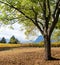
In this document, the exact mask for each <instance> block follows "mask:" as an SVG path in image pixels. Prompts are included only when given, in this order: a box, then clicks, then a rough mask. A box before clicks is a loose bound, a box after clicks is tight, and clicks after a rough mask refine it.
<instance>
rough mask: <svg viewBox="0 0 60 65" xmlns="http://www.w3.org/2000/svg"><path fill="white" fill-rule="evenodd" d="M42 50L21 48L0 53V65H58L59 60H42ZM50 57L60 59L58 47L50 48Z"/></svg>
mask: <svg viewBox="0 0 60 65" xmlns="http://www.w3.org/2000/svg"><path fill="white" fill-rule="evenodd" d="M44 53H45V52H44V48H36V47H35V48H33V47H31V48H30V47H23V48H14V49H10V50H7V51H2V52H1V51H0V65H60V60H51V61H45V60H44ZM52 56H53V57H54V58H58V59H60V47H59V48H52Z"/></svg>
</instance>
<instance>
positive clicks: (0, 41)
mask: <svg viewBox="0 0 60 65" xmlns="http://www.w3.org/2000/svg"><path fill="white" fill-rule="evenodd" d="M0 43H7V41H6V39H5V37H3V38H2V39H1V40H0ZM8 43H10V44H18V43H20V41H19V40H18V39H16V38H15V37H14V36H12V37H11V38H10V41H9V42H8Z"/></svg>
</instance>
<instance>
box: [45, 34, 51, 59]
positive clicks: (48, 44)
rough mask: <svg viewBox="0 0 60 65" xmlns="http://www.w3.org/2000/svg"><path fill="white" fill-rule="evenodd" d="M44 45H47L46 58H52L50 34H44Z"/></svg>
mask: <svg viewBox="0 0 60 65" xmlns="http://www.w3.org/2000/svg"><path fill="white" fill-rule="evenodd" d="M44 46H45V60H51V58H52V57H51V42H50V36H48V35H46V36H44Z"/></svg>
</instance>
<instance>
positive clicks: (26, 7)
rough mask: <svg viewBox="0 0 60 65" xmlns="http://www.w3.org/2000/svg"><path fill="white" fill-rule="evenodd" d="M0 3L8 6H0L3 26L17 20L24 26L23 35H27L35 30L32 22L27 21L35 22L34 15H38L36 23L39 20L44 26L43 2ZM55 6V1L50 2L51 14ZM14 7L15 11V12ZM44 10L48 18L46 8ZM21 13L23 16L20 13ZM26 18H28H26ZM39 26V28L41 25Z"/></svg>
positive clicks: (17, 0) (15, 0)
mask: <svg viewBox="0 0 60 65" xmlns="http://www.w3.org/2000/svg"><path fill="white" fill-rule="evenodd" d="M0 1H3V2H4V3H7V4H8V5H6V4H3V3H1V4H0V10H1V12H2V14H3V15H1V16H0V20H2V21H4V22H3V23H4V24H13V23H15V22H16V20H17V21H18V22H19V23H23V24H24V26H25V29H26V30H27V31H26V32H25V34H27V35H28V34H30V33H32V32H31V31H33V30H34V29H36V27H35V26H34V24H33V23H32V21H31V20H30V19H29V18H31V19H32V20H33V21H35V13H37V14H38V16H37V17H38V21H39V20H40V22H43V24H44V18H43V1H44V0H0ZM55 5H56V1H55V0H50V6H51V14H52V13H53V11H54V8H55ZM9 6H10V7H9ZM14 7H15V8H16V9H17V10H15V9H14ZM46 8H47V10H46V13H47V14H46V16H48V13H49V11H48V7H46ZM21 11H22V13H23V14H22V13H21ZM6 12H8V13H6ZM26 16H27V17H29V18H26ZM12 21H13V22H12ZM51 21H52V18H51V20H50V22H49V23H50V24H51ZM59 23H60V22H59ZM38 24H39V23H38ZM50 24H49V25H50ZM39 25H40V26H41V24H39ZM41 27H42V26H41ZM57 27H60V25H59V24H57ZM34 32H35V31H33V33H34Z"/></svg>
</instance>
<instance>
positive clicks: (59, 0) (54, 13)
mask: <svg viewBox="0 0 60 65" xmlns="http://www.w3.org/2000/svg"><path fill="white" fill-rule="evenodd" d="M59 2H60V0H58V1H57V3H56V7H55V10H54V12H53V18H55V15H56V11H57V9H58V5H59Z"/></svg>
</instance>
